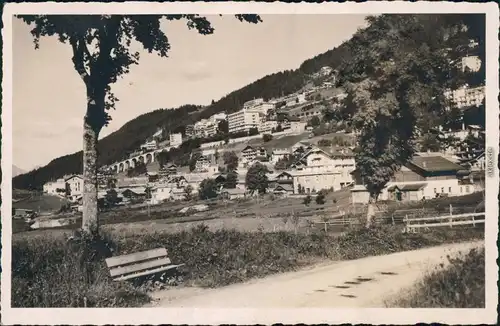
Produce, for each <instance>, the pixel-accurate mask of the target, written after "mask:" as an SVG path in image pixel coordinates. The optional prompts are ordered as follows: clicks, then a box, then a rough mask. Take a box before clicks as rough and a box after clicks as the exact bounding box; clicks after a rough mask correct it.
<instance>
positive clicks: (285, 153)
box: [269, 148, 292, 164]
mask: <svg viewBox="0 0 500 326" xmlns="http://www.w3.org/2000/svg"><path fill="white" fill-rule="evenodd" d="M291 155H292V152H291V150H289V149H287V148H276V149H273V151H272V152H271V158H270V159H269V162H271V163H272V164H276V163H278V161H279V160H282V159H285V158H287V157H289V156H291Z"/></svg>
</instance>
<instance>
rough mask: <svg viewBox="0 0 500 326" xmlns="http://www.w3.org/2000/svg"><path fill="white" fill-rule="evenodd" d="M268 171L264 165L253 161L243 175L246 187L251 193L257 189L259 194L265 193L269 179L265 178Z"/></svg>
mask: <svg viewBox="0 0 500 326" xmlns="http://www.w3.org/2000/svg"><path fill="white" fill-rule="evenodd" d="M269 172H270V171H269V170H268V169H267V167H266V166H264V165H262V164H260V163H255V164H254V165H252V166H251V167H250V168H249V169H248V171H247V175H246V177H245V183H246V186H247V188H248V189H249V190H250V191H251V192H252V193H253V192H254V191H258V193H259V194H265V193H266V191H267V188H268V183H269V179H268V178H267V173H269Z"/></svg>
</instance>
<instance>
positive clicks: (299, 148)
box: [291, 141, 313, 155]
mask: <svg viewBox="0 0 500 326" xmlns="http://www.w3.org/2000/svg"><path fill="white" fill-rule="evenodd" d="M312 148H313V145H312V144H311V143H309V142H306V141H299V142H298V143H296V144H295V145H293V146H292V148H291V149H292V154H293V155H296V154H298V153H305V152H307V151H308V150H310V149H312Z"/></svg>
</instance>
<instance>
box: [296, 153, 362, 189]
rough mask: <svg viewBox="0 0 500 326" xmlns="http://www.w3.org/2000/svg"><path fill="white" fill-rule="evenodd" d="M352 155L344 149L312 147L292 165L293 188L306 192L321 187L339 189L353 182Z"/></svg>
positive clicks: (353, 162)
mask: <svg viewBox="0 0 500 326" xmlns="http://www.w3.org/2000/svg"><path fill="white" fill-rule="evenodd" d="M354 168H355V161H354V155H352V153H348V152H347V150H346V149H340V150H338V149H334V148H328V149H322V148H319V147H312V148H311V149H309V150H308V151H307V152H305V153H304V154H303V155H302V157H301V158H300V159H299V160H298V161H297V162H296V163H294V164H293V165H292V169H293V170H294V171H292V174H293V178H294V189H295V192H296V193H297V192H298V191H299V185H300V188H301V189H304V190H305V192H306V193H314V192H316V191H319V190H321V189H331V188H332V189H333V190H335V191H336V190H339V189H341V188H343V187H345V186H348V185H350V184H352V183H353V179H352V175H351V174H350V173H351V172H352V171H353V170H354Z"/></svg>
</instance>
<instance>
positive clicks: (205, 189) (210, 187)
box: [198, 179, 218, 200]
mask: <svg viewBox="0 0 500 326" xmlns="http://www.w3.org/2000/svg"><path fill="white" fill-rule="evenodd" d="M198 195H199V197H200V199H202V200H204V199H212V198H216V197H217V195H218V185H217V182H215V180H214V179H205V180H203V181H201V183H200V189H199V190H198Z"/></svg>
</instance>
